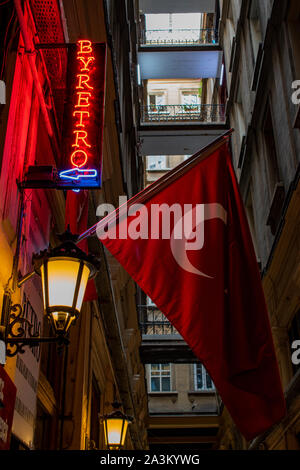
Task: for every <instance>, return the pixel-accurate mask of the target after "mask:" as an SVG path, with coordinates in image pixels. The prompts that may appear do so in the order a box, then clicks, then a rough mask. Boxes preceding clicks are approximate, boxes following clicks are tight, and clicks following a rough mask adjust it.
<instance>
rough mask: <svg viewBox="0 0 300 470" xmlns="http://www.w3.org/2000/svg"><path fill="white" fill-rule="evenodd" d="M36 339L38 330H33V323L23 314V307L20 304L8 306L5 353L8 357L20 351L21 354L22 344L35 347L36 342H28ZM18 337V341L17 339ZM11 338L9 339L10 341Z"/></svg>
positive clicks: (22, 351)
mask: <svg viewBox="0 0 300 470" xmlns="http://www.w3.org/2000/svg"><path fill="white" fill-rule="evenodd" d="M33 338H35V339H38V338H39V332H37V331H34V327H33V325H32V324H31V323H30V321H29V320H28V319H27V318H25V317H24V316H23V309H22V306H21V305H20V304H15V305H12V306H11V307H10V315H9V318H8V323H7V326H6V343H7V348H6V355H7V356H9V357H12V356H15V355H16V354H18V353H20V354H23V353H24V352H25V350H24V349H23V348H24V346H26V345H29V346H30V347H36V346H37V345H38V344H37V343H36V342H32V344H31V342H30V339H33ZM18 339H19V341H17V340H18ZM10 340H11V341H10Z"/></svg>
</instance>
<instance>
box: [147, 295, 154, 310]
mask: <svg viewBox="0 0 300 470" xmlns="http://www.w3.org/2000/svg"><path fill="white" fill-rule="evenodd" d="M147 305H149V306H150V307H156V305H155V303H154V302H153V301H152V299H150V297H148V296H147Z"/></svg>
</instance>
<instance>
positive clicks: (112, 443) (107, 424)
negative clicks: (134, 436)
mask: <svg viewBox="0 0 300 470" xmlns="http://www.w3.org/2000/svg"><path fill="white" fill-rule="evenodd" d="M112 406H113V408H115V411H113V412H112V413H110V414H109V415H104V416H102V417H101V421H102V423H103V427H104V439H105V445H106V447H107V448H108V449H109V450H120V449H122V448H123V447H124V444H125V439H126V434H127V430H128V424H130V423H131V422H132V421H133V418H132V417H131V416H127V415H125V414H124V413H123V412H122V411H121V410H120V409H119V408H120V407H121V403H118V402H114V403H112Z"/></svg>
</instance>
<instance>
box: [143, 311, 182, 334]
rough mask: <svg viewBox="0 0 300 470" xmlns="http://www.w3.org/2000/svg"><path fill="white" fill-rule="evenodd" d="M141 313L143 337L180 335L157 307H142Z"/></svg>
mask: <svg viewBox="0 0 300 470" xmlns="http://www.w3.org/2000/svg"><path fill="white" fill-rule="evenodd" d="M139 311H140V329H141V333H142V335H179V333H178V332H177V330H176V329H175V328H174V326H173V325H172V324H171V323H170V322H169V321H168V320H167V318H166V317H165V316H164V314H163V313H162V312H161V311H160V310H158V308H157V307H155V306H150V305H140V307H139Z"/></svg>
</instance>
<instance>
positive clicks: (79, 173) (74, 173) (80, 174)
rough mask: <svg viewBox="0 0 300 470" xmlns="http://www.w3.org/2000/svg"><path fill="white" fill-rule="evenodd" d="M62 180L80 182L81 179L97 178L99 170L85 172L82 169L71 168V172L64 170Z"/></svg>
mask: <svg viewBox="0 0 300 470" xmlns="http://www.w3.org/2000/svg"><path fill="white" fill-rule="evenodd" d="M59 177H60V178H66V179H70V180H75V181H78V180H80V179H81V178H96V177H97V170H93V169H89V170H87V169H86V170H85V169H82V168H71V169H70V170H64V171H61V172H60V173H59Z"/></svg>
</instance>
